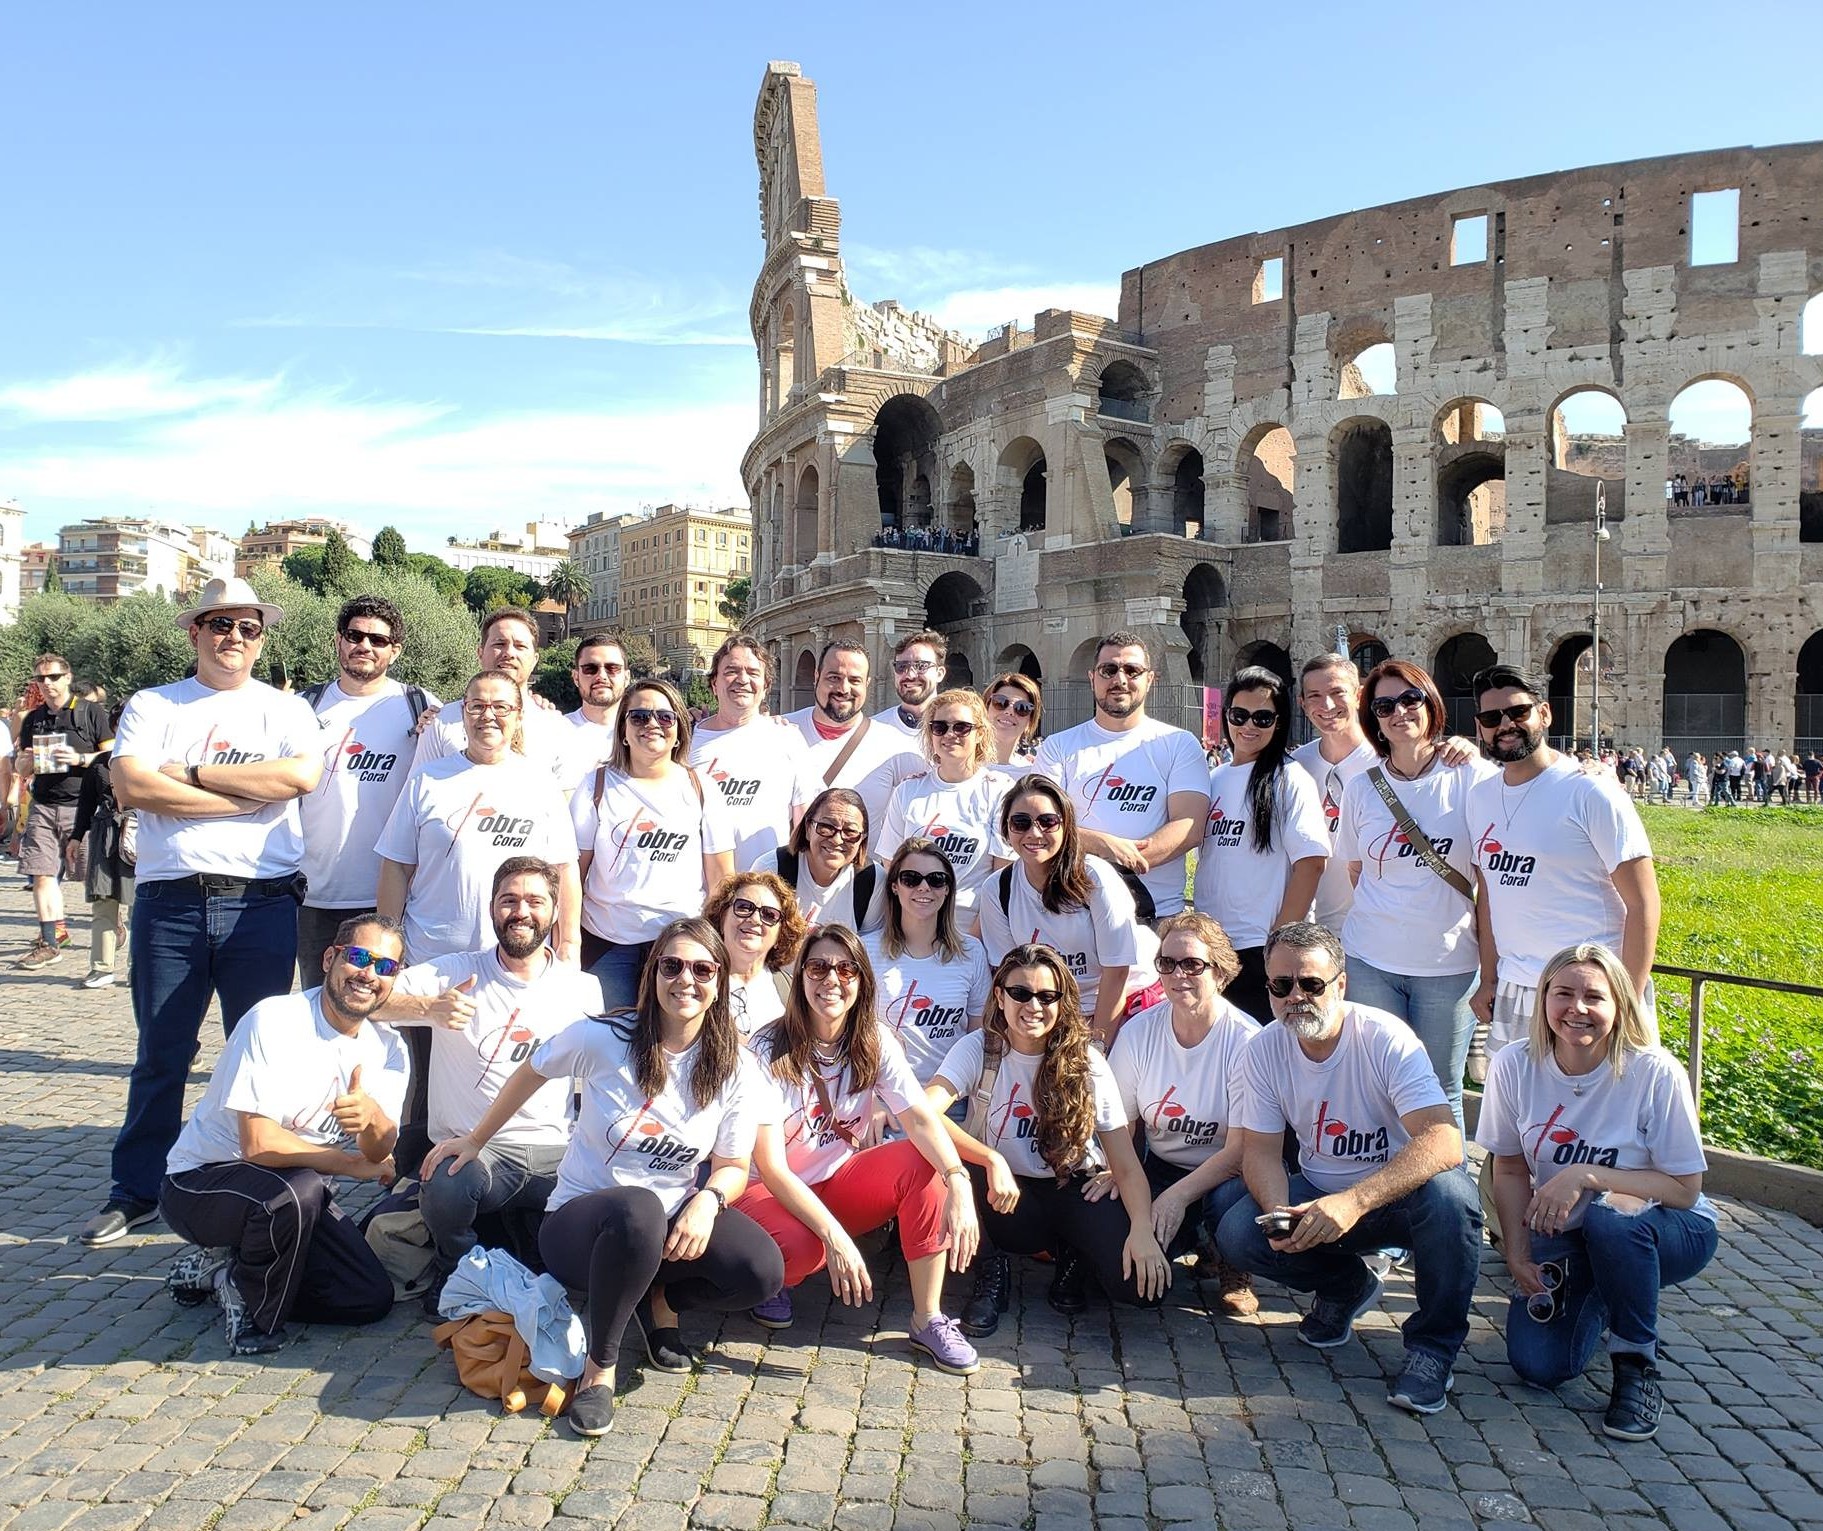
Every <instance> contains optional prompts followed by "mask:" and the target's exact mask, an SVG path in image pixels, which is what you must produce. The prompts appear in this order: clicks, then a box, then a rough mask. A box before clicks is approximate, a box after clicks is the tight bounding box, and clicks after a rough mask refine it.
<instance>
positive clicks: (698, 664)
mask: <svg viewBox="0 0 1823 1531" xmlns="http://www.w3.org/2000/svg"><path fill="white" fill-rule="evenodd" d="M752 572H753V517H752V516H751V515H750V514H749V513H748V512H747V511H745V510H696V509H693V508H692V507H690V506H687V505H661V506H659V508H658V509H657V510H655V511H653V512H652V514H651V515H650V516H649V517H647V518H645V519H644V520H642V521H640V522H638V523H636V524H634V525H628V526H623V527H622V528H621V530H620V611H619V618H618V621H617V622H616V623H615V624H614V625H616V626H617V627H619V628H620V629H621V630H622V631H623V632H627V633H643V634H645V635H646V636H647V637H648V638H650V639H651V640H652V646H653V647H654V648H655V649H656V650H657V651H658V656H659V659H660V660H661V661H662V662H663V663H664V664H666V665H668V666H670V667H671V668H672V669H675V670H700V669H705V668H707V666H708V663H709V656H710V655H711V654H713V653H714V652H715V650H716V648H717V646H718V645H719V644H720V643H721V641H722V639H724V638H725V637H727V636H728V634H729V633H730V632H731V631H732V630H733V629H732V625H731V624H730V623H729V621H728V619H727V618H726V617H724V616H723V615H722V614H721V610H720V603H721V599H722V596H723V595H724V594H725V593H726V591H727V589H728V581H729V580H731V579H734V578H735V577H736V576H739V575H747V576H749V577H751V575H752Z"/></svg>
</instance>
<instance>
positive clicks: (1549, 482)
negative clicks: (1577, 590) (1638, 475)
mask: <svg viewBox="0 0 1823 1531" xmlns="http://www.w3.org/2000/svg"><path fill="white" fill-rule="evenodd" d="M1545 418H1546V420H1547V422H1548V426H1547V437H1546V439H1547V446H1548V455H1547V457H1546V461H1545V494H1544V510H1545V521H1546V522H1547V523H1548V524H1551V525H1564V524H1568V523H1573V522H1578V521H1593V520H1594V519H1595V493H1596V490H1595V485H1596V482H1597V481H1598V480H1599V481H1601V482H1602V483H1604V484H1605V485H1606V494H1605V499H1606V503H1607V514H1608V519H1609V520H1610V521H1618V520H1621V519H1622V518H1623V517H1624V516H1625V515H1626V508H1627V406H1626V405H1625V404H1623V403H1622V402H1621V399H1620V395H1619V394H1617V393H1616V392H1615V391H1614V390H1613V389H1612V388H1609V387H1606V386H1605V385H1602V384H1599V383H1579V384H1577V385H1576V386H1575V387H1574V388H1569V389H1566V390H1565V391H1564V392H1563V393H1561V394H1560V395H1558V397H1557V399H1556V400H1555V401H1554V402H1553V403H1552V405H1551V407H1550V409H1549V410H1547V411H1546V414H1545Z"/></svg>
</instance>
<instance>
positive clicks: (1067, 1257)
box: [1045, 1249, 1089, 1318]
mask: <svg viewBox="0 0 1823 1531" xmlns="http://www.w3.org/2000/svg"><path fill="white" fill-rule="evenodd" d="M1045 1296H1046V1300H1047V1301H1048V1302H1049V1303H1050V1304H1051V1306H1052V1307H1053V1308H1055V1309H1056V1310H1057V1311H1058V1312H1059V1313H1062V1314H1064V1315H1065V1316H1066V1317H1070V1318H1074V1317H1075V1316H1076V1315H1077V1314H1078V1313H1086V1312H1088V1311H1089V1267H1088V1266H1087V1265H1085V1264H1084V1263H1083V1259H1082V1256H1081V1255H1079V1254H1077V1253H1076V1251H1075V1250H1073V1249H1064V1250H1061V1251H1058V1252H1057V1265H1056V1273H1055V1274H1054V1275H1053V1276H1052V1277H1051V1290H1050V1291H1049V1292H1048V1293H1046V1294H1045Z"/></svg>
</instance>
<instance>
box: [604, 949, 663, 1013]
mask: <svg viewBox="0 0 1823 1531" xmlns="http://www.w3.org/2000/svg"><path fill="white" fill-rule="evenodd" d="M654 944H655V943H654V942H651V941H634V942H631V943H630V944H628V945H626V946H617V945H615V944H613V943H612V942H609V943H608V944H607V949H606V950H605V951H603V952H602V954H601V955H600V956H599V957H597V958H596V959H595V961H594V962H593V963H592V964H591V965H590V967H589V971H590V972H591V973H593V974H594V975H595V977H597V978H599V979H600V980H601V998H602V1003H603V1004H604V1005H605V1006H606V1007H607V1010H608V1011H614V1010H631V1009H632V1008H633V1006H634V1005H635V1003H637V1002H638V999H639V977H640V974H641V973H642V972H644V971H645V966H646V958H647V957H649V956H650V955H651V954H652V947H653V946H654Z"/></svg>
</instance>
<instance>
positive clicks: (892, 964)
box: [863, 836, 993, 1084]
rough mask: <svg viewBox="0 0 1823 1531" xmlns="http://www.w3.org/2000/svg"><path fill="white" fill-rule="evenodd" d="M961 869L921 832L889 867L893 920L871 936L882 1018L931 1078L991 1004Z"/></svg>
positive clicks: (987, 971) (989, 974) (923, 1078)
mask: <svg viewBox="0 0 1823 1531" xmlns="http://www.w3.org/2000/svg"><path fill="white" fill-rule="evenodd" d="M955 886H956V874H955V871H954V870H953V869H952V867H951V866H950V859H949V857H948V856H946V855H944V854H943V852H942V851H941V850H940V849H939V848H938V847H937V845H936V843H935V842H934V841H931V840H926V839H924V838H923V837H922V836H914V837H913V838H912V839H910V840H907V841H906V842H905V843H904V844H903V845H901V846H900V847H899V848H898V850H896V851H895V852H893V858H892V860H891V861H890V862H888V863H887V866H886V925H885V928H884V929H881V930H877V931H875V932H874V933H873V934H872V935H869V936H868V937H866V938H865V940H864V942H863V944H864V945H865V946H866V948H867V957H868V961H869V962H871V963H872V964H873V970H874V982H875V984H876V985H877V986H878V989H879V994H880V1024H881V1025H882V1026H884V1027H885V1028H886V1029H887V1030H888V1031H889V1032H891V1033H892V1034H893V1035H894V1036H895V1037H897V1038H898V1039H899V1042H900V1044H901V1045H902V1046H903V1047H904V1048H905V1057H906V1061H907V1062H909V1063H910V1064H911V1067H912V1072H913V1073H914V1074H916V1075H917V1076H918V1082H919V1083H920V1084H929V1083H930V1080H931V1076H932V1075H933V1074H935V1073H936V1072H937V1065H938V1064H940V1063H941V1062H942V1061H943V1059H944V1055H945V1054H947V1053H948V1052H949V1050H950V1048H951V1047H952V1046H954V1045H955V1042H956V1039H957V1038H958V1037H960V1036H961V1035H962V1034H963V1033H964V1032H965V1031H968V1030H970V1029H971V1028H972V1027H973V1026H974V1024H975V1021H976V1019H977V1017H979V1016H980V1014H981V1010H982V1006H984V1005H985V1004H986V1003H987V998H988V991H989V988H990V987H991V984H992V980H993V970H992V968H991V967H990V966H989V964H988V960H987V951H986V949H985V948H984V947H983V946H982V945H981V943H980V942H979V941H977V940H976V939H975V938H974V937H973V936H968V935H964V934H963V933H962V932H961V931H960V930H958V929H957V928H956V900H955V897H954V893H955Z"/></svg>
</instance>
